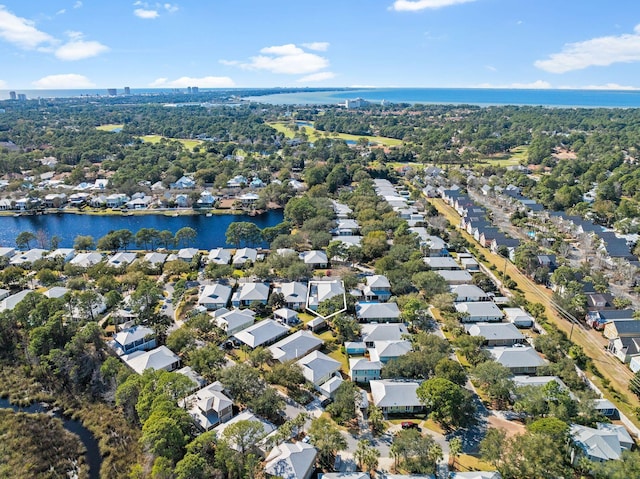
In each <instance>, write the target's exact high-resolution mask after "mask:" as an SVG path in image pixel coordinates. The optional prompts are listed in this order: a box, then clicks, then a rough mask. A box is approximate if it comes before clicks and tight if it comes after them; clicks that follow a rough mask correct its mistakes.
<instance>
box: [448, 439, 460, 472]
mask: <svg viewBox="0 0 640 479" xmlns="http://www.w3.org/2000/svg"><path fill="white" fill-rule="evenodd" d="M462 452H463V449H462V439H461V438H460V437H454V438H453V439H451V440H450V441H449V457H450V458H451V467H452V468H453V469H454V470H455V468H456V460H457V459H458V457H459V456H460V454H462Z"/></svg>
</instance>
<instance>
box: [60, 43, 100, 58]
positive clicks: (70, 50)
mask: <svg viewBox="0 0 640 479" xmlns="http://www.w3.org/2000/svg"><path fill="white" fill-rule="evenodd" d="M108 51H109V47H107V46H106V45H103V44H102V43H100V42H96V41H89V42H85V41H84V40H76V41H71V42H68V43H65V44H64V45H62V46H61V47H59V48H58V49H56V52H55V55H56V58H58V59H59V60H65V61H74V60H84V59H85V58H91V57H95V56H98V55H100V54H101V53H104V52H108Z"/></svg>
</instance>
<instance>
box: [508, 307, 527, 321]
mask: <svg viewBox="0 0 640 479" xmlns="http://www.w3.org/2000/svg"><path fill="white" fill-rule="evenodd" d="M502 311H504V314H505V316H506V317H507V319H508V320H509V321H514V322H515V321H523V320H525V321H526V320H529V321H533V317H531V315H530V314H529V313H527V312H526V311H525V310H524V309H522V308H504V309H503V310H502Z"/></svg>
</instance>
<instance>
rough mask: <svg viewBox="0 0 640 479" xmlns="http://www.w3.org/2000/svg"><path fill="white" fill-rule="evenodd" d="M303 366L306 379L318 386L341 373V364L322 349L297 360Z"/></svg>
mask: <svg viewBox="0 0 640 479" xmlns="http://www.w3.org/2000/svg"><path fill="white" fill-rule="evenodd" d="M296 364H298V365H299V366H300V367H301V368H302V374H303V375H304V377H305V379H306V380H307V381H309V382H310V383H312V384H313V385H314V386H316V388H318V387H320V386H322V385H323V384H324V383H326V382H327V381H329V380H330V379H331V378H332V377H333V376H336V375H337V376H339V375H340V368H341V366H342V365H341V364H340V362H339V361H336V360H335V359H333V358H330V357H329V356H327V355H326V354H324V353H321V352H320V351H313V352H311V353H309V354H307V355H306V356H305V357H303V358H302V359H299V360H298V361H296Z"/></svg>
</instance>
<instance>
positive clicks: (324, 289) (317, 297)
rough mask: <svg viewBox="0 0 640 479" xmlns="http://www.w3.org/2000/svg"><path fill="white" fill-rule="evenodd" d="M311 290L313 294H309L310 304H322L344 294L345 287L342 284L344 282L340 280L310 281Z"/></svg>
mask: <svg viewBox="0 0 640 479" xmlns="http://www.w3.org/2000/svg"><path fill="white" fill-rule="evenodd" d="M309 288H311V292H310V294H309V303H310V304H320V303H322V302H323V301H324V300H326V299H331V298H333V297H334V296H337V295H339V294H344V285H343V284H342V281H339V280H333V281H310V282H309ZM312 295H313V298H312Z"/></svg>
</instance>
